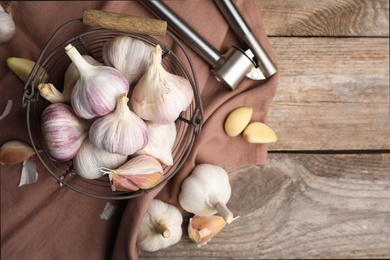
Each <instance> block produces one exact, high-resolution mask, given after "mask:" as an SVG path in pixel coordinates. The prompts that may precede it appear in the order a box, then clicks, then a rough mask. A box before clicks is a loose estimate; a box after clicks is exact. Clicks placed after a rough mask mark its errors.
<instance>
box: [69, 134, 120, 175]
mask: <svg viewBox="0 0 390 260" xmlns="http://www.w3.org/2000/svg"><path fill="white" fill-rule="evenodd" d="M126 160H127V156H124V155H120V154H114V153H109V152H107V151H105V150H103V149H100V148H97V147H96V146H94V145H93V144H92V143H91V141H90V140H89V138H85V139H84V141H83V143H82V145H81V146H80V149H79V151H78V152H77V155H76V156H75V157H74V158H73V166H74V169H75V171H76V172H77V174H78V175H80V176H81V177H83V178H86V179H99V178H100V177H102V176H103V172H101V171H100V169H101V168H102V167H106V168H117V167H119V166H121V165H122V164H124V163H125V162H126Z"/></svg>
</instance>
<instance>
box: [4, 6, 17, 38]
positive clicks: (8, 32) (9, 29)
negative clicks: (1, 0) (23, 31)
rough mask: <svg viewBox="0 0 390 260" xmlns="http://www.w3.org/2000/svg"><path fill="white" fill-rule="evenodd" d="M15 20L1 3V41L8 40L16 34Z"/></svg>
mask: <svg viewBox="0 0 390 260" xmlns="http://www.w3.org/2000/svg"><path fill="white" fill-rule="evenodd" d="M15 29H16V26H15V22H14V20H13V19H12V16H11V15H10V14H8V13H7V12H6V11H5V10H4V8H3V7H2V6H1V5H0V43H2V42H8V41H9V40H11V39H12V37H13V36H14V34H15Z"/></svg>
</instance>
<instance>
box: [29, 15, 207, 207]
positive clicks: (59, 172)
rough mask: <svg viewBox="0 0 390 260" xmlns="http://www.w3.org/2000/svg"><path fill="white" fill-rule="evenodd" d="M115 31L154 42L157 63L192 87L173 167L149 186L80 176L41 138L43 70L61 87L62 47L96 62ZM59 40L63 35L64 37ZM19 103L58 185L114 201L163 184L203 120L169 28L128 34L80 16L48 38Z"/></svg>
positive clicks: (65, 62)
mask: <svg viewBox="0 0 390 260" xmlns="http://www.w3.org/2000/svg"><path fill="white" fill-rule="evenodd" d="M75 32H77V35H76V36H74V35H75ZM72 35H73V36H72ZM119 35H127V36H130V37H133V38H136V39H139V40H142V41H144V42H146V43H148V44H151V45H153V46H156V45H157V44H159V45H160V46H161V48H162V49H163V56H162V65H163V66H164V68H165V69H166V70H167V71H169V72H171V73H174V74H176V75H179V76H182V77H184V78H186V79H187V80H188V81H189V82H190V84H191V86H192V88H193V91H194V99H193V100H192V102H191V104H190V106H189V107H188V109H187V110H186V111H184V112H182V113H181V114H180V116H179V118H178V119H177V120H176V128H177V136H176V141H175V144H174V146H173V149H172V156H173V165H171V166H165V167H164V168H163V170H164V176H163V180H162V181H161V182H160V183H159V184H157V185H156V186H154V187H153V188H151V189H148V190H138V191H131V192H122V191H112V189H111V183H110V181H109V178H108V176H103V177H101V178H99V179H95V180H90V179H85V178H83V177H81V176H79V175H78V174H77V172H76V171H75V170H74V168H73V165H72V161H69V162H66V163H59V162H57V161H55V160H53V159H51V158H50V155H49V153H48V151H47V148H46V147H45V144H44V141H43V138H42V132H41V115H42V112H43V110H44V109H45V108H46V107H47V106H48V105H49V104H50V102H48V101H47V100H45V99H44V98H43V97H41V96H40V94H39V91H37V88H36V87H37V86H38V84H39V83H42V81H41V78H42V75H43V73H44V71H46V72H47V73H48V74H49V78H48V79H47V80H45V82H50V83H53V84H54V85H55V86H59V89H60V86H62V84H63V77H64V74H65V71H66V69H67V67H68V66H69V64H70V63H71V60H70V59H69V57H68V56H67V54H66V53H65V51H64V48H65V46H66V45H68V44H72V45H73V46H75V47H76V48H77V50H78V51H79V52H80V53H81V54H86V55H90V56H92V57H93V58H95V59H96V60H97V61H100V62H103V61H102V49H103V46H104V43H105V42H106V41H107V40H109V39H111V38H114V37H116V36H119ZM64 38H66V39H65V40H64ZM164 41H166V42H169V43H174V45H175V46H178V48H176V49H177V51H176V52H178V51H180V52H181V54H180V55H181V57H182V60H184V62H182V61H181V60H180V59H179V57H178V55H176V54H175V53H174V52H173V51H172V50H170V49H169V48H168V47H167V46H166V44H165V43H164ZM176 49H175V50H176ZM183 57H184V58H183ZM42 68H43V69H44V70H42ZM60 90H61V89H60ZM23 106H24V107H26V110H27V130H28V134H29V137H30V140H31V143H32V146H33V148H34V150H35V152H36V155H37V157H38V158H39V160H40V162H41V163H42V164H43V165H44V167H45V169H46V170H47V171H48V172H49V173H50V174H51V175H52V176H53V177H54V178H55V179H56V180H57V181H58V182H59V184H60V186H65V187H68V188H70V189H72V190H74V191H76V192H79V193H81V194H84V195H87V196H91V197H94V198H100V199H116V200H119V199H129V198H134V197H137V196H140V195H142V194H146V193H148V192H150V191H151V190H153V189H156V188H157V187H159V186H160V185H162V184H164V183H166V182H167V181H168V180H169V179H170V178H172V177H173V176H174V175H175V174H176V173H177V172H178V171H179V170H180V168H181V167H182V165H183V164H184V162H185V160H186V158H187V157H188V155H189V153H190V151H191V148H192V146H193V143H194V140H195V138H196V136H197V135H198V134H199V133H200V130H201V126H202V122H203V108H202V103H201V99H200V94H199V88H198V83H197V78H196V73H195V70H194V66H193V64H192V61H191V59H190V57H189V55H188V53H187V52H186V50H185V47H184V46H183V45H182V44H181V42H180V41H179V40H178V39H177V38H176V37H175V36H174V35H173V34H172V33H171V32H170V31H169V30H168V31H167V35H166V36H164V37H160V38H159V39H157V38H155V37H151V36H148V35H145V34H137V33H128V32H122V31H117V30H112V29H104V28H99V29H92V30H91V29H90V28H88V27H87V26H85V25H84V24H83V23H82V19H75V20H71V21H68V22H66V23H64V24H63V25H62V26H61V27H59V28H58V29H57V30H56V31H55V32H54V34H53V35H52V36H51V38H50V39H49V40H48V42H47V43H46V45H45V47H44V49H43V50H42V52H41V54H40V55H39V57H38V59H37V61H36V64H35V66H34V68H33V70H32V72H31V73H30V75H29V78H28V79H27V81H26V84H25V86H24V95H23ZM87 138H88V137H87Z"/></svg>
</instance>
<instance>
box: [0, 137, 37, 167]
mask: <svg viewBox="0 0 390 260" xmlns="http://www.w3.org/2000/svg"><path fill="white" fill-rule="evenodd" d="M34 154H35V151H34V149H33V148H32V147H30V146H29V145H27V144H26V143H24V142H21V141H17V140H12V141H8V142H6V143H4V144H3V145H2V146H1V148H0V164H1V165H6V164H17V163H21V162H23V161H25V160H27V159H28V158H30V157H31V156H33V155H34Z"/></svg>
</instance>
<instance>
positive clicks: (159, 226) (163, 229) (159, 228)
mask: <svg viewBox="0 0 390 260" xmlns="http://www.w3.org/2000/svg"><path fill="white" fill-rule="evenodd" d="M154 230H155V231H156V233H158V234H161V235H162V236H163V237H165V238H168V237H170V236H171V231H170V230H169V229H168V228H167V226H166V225H165V224H164V223H162V222H161V221H159V222H156V223H155V224H154Z"/></svg>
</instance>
